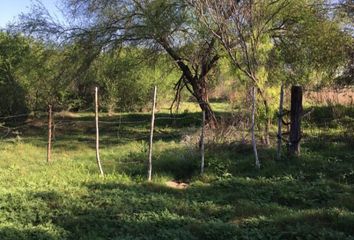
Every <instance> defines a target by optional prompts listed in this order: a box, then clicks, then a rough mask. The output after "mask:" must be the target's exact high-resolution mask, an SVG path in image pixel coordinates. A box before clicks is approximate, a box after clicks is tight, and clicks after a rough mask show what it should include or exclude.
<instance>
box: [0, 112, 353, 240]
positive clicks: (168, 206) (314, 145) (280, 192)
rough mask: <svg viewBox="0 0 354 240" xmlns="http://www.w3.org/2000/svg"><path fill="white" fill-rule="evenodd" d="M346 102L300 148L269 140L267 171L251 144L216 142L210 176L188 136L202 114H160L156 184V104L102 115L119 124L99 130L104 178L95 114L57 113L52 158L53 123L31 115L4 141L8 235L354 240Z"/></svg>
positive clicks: (315, 117)
mask: <svg viewBox="0 0 354 240" xmlns="http://www.w3.org/2000/svg"><path fill="white" fill-rule="evenodd" d="M219 108H220V111H221V110H222V109H223V106H219ZM338 111H339V112H338ZM338 111H333V109H332V110H331V109H330V108H326V107H322V108H320V107H318V108H316V109H315V111H314V112H313V114H312V115H311V117H310V118H308V119H306V120H305V122H304V128H305V129H304V137H303V140H302V141H303V143H302V155H301V157H299V158H293V159H287V158H285V157H284V158H283V159H282V160H281V161H275V151H274V148H272V147H264V146H261V145H260V146H259V154H260V160H261V162H262V168H261V170H259V171H257V170H256V169H255V167H254V159H253V154H252V149H251V147H250V146H249V145H248V144H240V143H238V142H237V141H234V142H231V143H222V142H217V143H211V142H209V144H207V146H206V172H205V174H204V175H203V176H199V159H200V157H199V153H198V149H197V145H196V143H195V141H193V140H188V139H187V140H186V136H187V135H188V136H192V137H191V138H193V136H196V135H198V133H199V131H200V127H199V126H200V114H199V113H196V112H189V113H183V114H181V115H179V116H178V117H181V118H182V119H181V120H179V121H173V120H170V119H164V117H167V116H168V115H167V114H165V113H160V114H158V115H157V118H158V119H157V121H156V125H157V127H156V131H155V145H154V154H153V181H152V182H151V183H148V182H146V166H145V163H146V160H147V147H148V145H147V140H148V137H149V136H148V133H149V119H150V116H149V115H148V114H122V115H114V116H113V117H109V116H107V115H104V116H103V117H102V118H101V121H111V122H116V123H115V124H109V123H102V124H101V128H100V131H101V160H102V162H103V168H104V171H105V173H106V174H105V176H104V177H100V176H99V174H98V170H97V166H96V162H95V148H94V146H95V142H94V139H95V138H94V136H95V131H94V123H93V115H92V114H77V115H73V116H66V117H59V116H57V117H56V122H57V123H58V126H57V128H56V135H55V141H54V143H53V162H52V163H50V164H47V163H46V139H47V137H46V126H45V122H43V121H42V120H35V121H32V122H30V123H29V126H28V125H27V126H25V127H21V128H19V132H20V133H19V135H18V136H15V135H10V136H8V137H7V138H3V139H2V140H1V141H0V239H1V240H3V239H126V240H128V239H129V240H132V239H166V240H170V239H186V240H187V239H188V240H191V239H203V240H207V239H218V240H222V239H354V188H353V186H354V185H353V184H354V134H353V133H354V110H353V109H352V108H344V107H342V108H340V109H339V110H338ZM220 114H222V113H220ZM136 121H139V122H138V123H135V124H134V123H130V122H136ZM119 122H123V123H121V124H119ZM124 122H126V123H124ZM274 141H275V140H274V133H273V143H274V144H275V142H274ZM171 180H176V181H177V180H178V181H183V182H185V183H188V187H187V188H186V189H176V188H173V187H169V186H167V185H166V182H167V181H171Z"/></svg>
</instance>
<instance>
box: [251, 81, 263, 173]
mask: <svg viewBox="0 0 354 240" xmlns="http://www.w3.org/2000/svg"><path fill="white" fill-rule="evenodd" d="M256 93H257V88H256V87H252V114H251V121H252V127H251V132H252V146H253V152H254V157H255V160H256V168H257V169H259V168H261V163H260V162H259V159H258V152H257V145H256V136H255V132H254V131H255V129H254V127H255V114H256V99H257V97H256Z"/></svg>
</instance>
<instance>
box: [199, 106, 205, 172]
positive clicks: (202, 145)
mask: <svg viewBox="0 0 354 240" xmlns="http://www.w3.org/2000/svg"><path fill="white" fill-rule="evenodd" d="M204 136H205V111H204V110H203V117H202V133H201V136H200V155H201V158H202V159H201V164H200V174H201V175H203V173H204V164H205V153H204V149H205V147H204Z"/></svg>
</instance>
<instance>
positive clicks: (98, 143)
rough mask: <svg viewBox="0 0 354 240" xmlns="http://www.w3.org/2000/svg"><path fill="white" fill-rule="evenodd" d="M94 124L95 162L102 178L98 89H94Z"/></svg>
mask: <svg viewBox="0 0 354 240" xmlns="http://www.w3.org/2000/svg"><path fill="white" fill-rule="evenodd" d="M95 122H96V162H97V165H98V169H99V171H100V174H101V175H102V176H103V169H102V166H101V159H100V134H99V129H98V87H96V88H95Z"/></svg>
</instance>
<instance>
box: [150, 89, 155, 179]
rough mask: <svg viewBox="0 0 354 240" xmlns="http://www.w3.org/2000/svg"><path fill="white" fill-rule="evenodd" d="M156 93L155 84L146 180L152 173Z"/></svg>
mask: <svg viewBox="0 0 354 240" xmlns="http://www.w3.org/2000/svg"><path fill="white" fill-rule="evenodd" d="M156 94H157V87H156V86H155V87H154V96H153V101H152V111H151V126H150V142H149V159H148V181H151V174H152V143H153V137H154V125H155V107H156Z"/></svg>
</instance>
